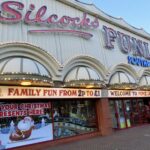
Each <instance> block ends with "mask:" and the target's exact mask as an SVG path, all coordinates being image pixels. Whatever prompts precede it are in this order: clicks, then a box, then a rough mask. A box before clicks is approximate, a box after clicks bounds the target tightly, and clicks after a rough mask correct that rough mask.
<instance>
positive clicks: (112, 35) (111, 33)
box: [103, 26, 117, 49]
mask: <svg viewBox="0 0 150 150" xmlns="http://www.w3.org/2000/svg"><path fill="white" fill-rule="evenodd" d="M103 29H104V31H105V38H106V47H107V48H109V49H113V48H114V45H113V44H112V42H114V41H115V39H116V37H117V34H116V31H115V30H113V29H111V28H107V27H106V26H103Z"/></svg>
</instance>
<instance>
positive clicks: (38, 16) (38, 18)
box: [35, 6, 47, 22]
mask: <svg viewBox="0 0 150 150" xmlns="http://www.w3.org/2000/svg"><path fill="white" fill-rule="evenodd" d="M46 10H47V7H46V6H42V7H41V8H40V9H39V10H38V11H37V14H36V17H35V22H43V21H42V19H41V18H42V17H43V16H44V15H45V13H46Z"/></svg>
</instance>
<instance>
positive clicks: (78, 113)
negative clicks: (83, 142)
mask: <svg viewBox="0 0 150 150" xmlns="http://www.w3.org/2000/svg"><path fill="white" fill-rule="evenodd" d="M53 107H54V109H53V111H54V112H53V117H54V138H55V139H58V138H64V137H69V136H75V135H79V134H84V133H89V132H93V131H96V130H97V128H96V113H95V102H91V101H83V100H82V101H57V102H54V103H53Z"/></svg>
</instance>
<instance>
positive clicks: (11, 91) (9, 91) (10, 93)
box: [8, 88, 14, 96]
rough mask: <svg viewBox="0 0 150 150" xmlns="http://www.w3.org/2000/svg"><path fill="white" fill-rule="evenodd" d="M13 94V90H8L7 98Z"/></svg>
mask: <svg viewBox="0 0 150 150" xmlns="http://www.w3.org/2000/svg"><path fill="white" fill-rule="evenodd" d="M13 92H14V89H13V88H8V96H10V95H12V93H13Z"/></svg>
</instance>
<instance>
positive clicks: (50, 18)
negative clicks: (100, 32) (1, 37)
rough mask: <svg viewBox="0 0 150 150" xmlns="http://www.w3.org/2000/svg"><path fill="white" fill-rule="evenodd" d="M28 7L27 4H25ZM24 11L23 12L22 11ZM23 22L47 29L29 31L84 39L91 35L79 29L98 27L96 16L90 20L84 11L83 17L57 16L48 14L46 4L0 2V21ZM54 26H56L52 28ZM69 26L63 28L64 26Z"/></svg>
mask: <svg viewBox="0 0 150 150" xmlns="http://www.w3.org/2000/svg"><path fill="white" fill-rule="evenodd" d="M27 7H28V6H27ZM23 12H24V13H23ZM22 21H23V22H24V23H26V24H29V25H32V26H33V25H36V26H39V25H41V26H40V27H43V26H45V27H47V28H48V29H45V28H44V29H39V30H37V29H32V30H29V31H28V32H29V33H65V34H66V33H67V34H73V35H75V36H79V37H82V38H85V39H90V38H92V37H93V35H92V34H90V33H88V32H83V31H81V30H80V29H81V28H83V29H97V28H98V27H99V21H98V18H96V17H95V18H94V20H91V19H90V18H89V17H88V15H87V14H86V13H83V17H82V18H80V17H71V16H67V15H63V16H58V15H57V14H49V12H48V9H47V6H46V5H43V6H41V7H39V8H36V6H35V5H34V4H33V3H31V4H29V8H26V6H25V5H24V3H22V2H17V1H5V2H2V3H1V4H0V22H2V23H7V24H11V23H20V22H22ZM52 26H55V27H57V28H53V29H49V28H52ZM67 27H69V28H71V30H69V29H64V28H67Z"/></svg>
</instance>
